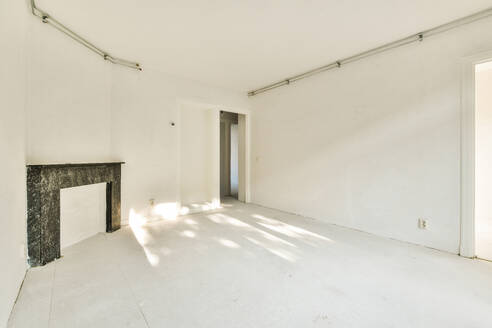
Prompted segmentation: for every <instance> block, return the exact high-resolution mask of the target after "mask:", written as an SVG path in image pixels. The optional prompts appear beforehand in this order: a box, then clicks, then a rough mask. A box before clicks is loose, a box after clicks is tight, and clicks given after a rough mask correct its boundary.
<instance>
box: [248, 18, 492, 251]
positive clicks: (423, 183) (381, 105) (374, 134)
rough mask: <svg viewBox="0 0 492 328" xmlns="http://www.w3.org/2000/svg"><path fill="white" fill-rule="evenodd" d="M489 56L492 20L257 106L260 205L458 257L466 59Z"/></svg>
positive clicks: (255, 182)
mask: <svg viewBox="0 0 492 328" xmlns="http://www.w3.org/2000/svg"><path fill="white" fill-rule="evenodd" d="M490 49H492V19H487V20H484V21H480V22H476V23H474V24H471V25H467V26H464V27H462V28H460V29H457V30H453V31H450V32H448V33H446V34H442V35H439V36H435V37H432V38H429V39H427V40H424V42H422V43H416V44H412V45H409V46H405V47H403V48H400V49H397V50H392V51H390V52H388V53H385V54H380V55H378V56H375V57H371V58H367V59H364V60H362V61H359V62H355V63H352V64H350V65H347V66H344V67H342V68H341V69H338V70H335V71H330V72H326V73H324V74H320V75H317V76H314V77H311V78H309V79H305V80H302V81H300V82H298V83H294V84H291V85H289V86H286V87H283V88H279V89H276V90H273V91H271V92H268V93H265V94H262V95H258V96H255V97H253V98H252V110H253V123H252V138H253V141H252V147H253V149H252V157H251V158H252V201H253V202H254V203H258V204H262V205H265V206H270V207H274V208H278V209H282V210H285V211H289V212H294V213H299V214H302V215H305V216H310V217H314V218H317V219H320V220H324V221H327V222H332V223H335V224H339V225H342V226H347V227H351V228H355V229H360V230H363V231H367V232H370V233H374V234H377V235H382V236H387V237H391V238H396V239H399V240H403V241H409V242H413V243H417V244H421V245H426V246H430V247H434V248H437V249H441V250H446V251H450V252H453V253H457V252H458V250H459V232H460V216H459V204H460V198H459V196H460V184H459V182H460V101H461V86H460V83H461V59H462V58H463V57H464V56H469V55H472V54H476V53H479V52H482V51H486V50H490ZM419 217H421V218H426V219H428V222H429V228H428V230H419V229H418V228H417V219H418V218H419Z"/></svg>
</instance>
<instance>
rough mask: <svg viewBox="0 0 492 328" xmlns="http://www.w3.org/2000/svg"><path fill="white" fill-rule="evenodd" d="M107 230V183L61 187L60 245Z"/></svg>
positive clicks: (70, 243) (66, 245)
mask: <svg viewBox="0 0 492 328" xmlns="http://www.w3.org/2000/svg"><path fill="white" fill-rule="evenodd" d="M105 231H106V183H98V184H92V185H86V186H78V187H72V188H63V189H61V190H60V248H61V251H62V253H63V249H64V248H66V247H69V246H71V245H73V244H76V243H78V242H80V241H82V240H84V239H87V238H89V237H92V236H94V235H96V234H97V233H100V232H105Z"/></svg>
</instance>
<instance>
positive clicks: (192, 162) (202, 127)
mask: <svg viewBox="0 0 492 328" xmlns="http://www.w3.org/2000/svg"><path fill="white" fill-rule="evenodd" d="M180 107H181V110H180V120H179V122H180V129H179V130H180V202H181V205H183V206H191V205H192V204H193V203H201V204H203V203H213V202H214V201H215V202H217V200H218V199H220V195H219V194H217V190H216V183H215V180H214V179H216V175H217V172H216V171H217V166H216V164H217V152H218V148H219V142H220V140H219V139H218V138H217V136H218V134H219V133H218V129H219V124H220V121H219V119H220V117H219V112H218V111H217V110H216V109H213V108H212V109H210V108H207V107H202V106H199V105H191V104H182V105H181V106H180Z"/></svg>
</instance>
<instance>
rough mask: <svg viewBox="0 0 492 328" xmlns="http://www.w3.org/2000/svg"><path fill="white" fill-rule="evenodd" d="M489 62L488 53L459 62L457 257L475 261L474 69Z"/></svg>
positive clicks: (491, 58) (491, 53) (490, 53)
mask: <svg viewBox="0 0 492 328" xmlns="http://www.w3.org/2000/svg"><path fill="white" fill-rule="evenodd" d="M488 61H492V51H486V52H481V53H479V54H475V55H473V56H469V57H465V58H464V59H463V60H462V73H461V74H462V83H461V126H460V128H461V168H460V170H461V172H460V173H461V176H460V180H461V181H460V185H461V190H460V200H461V201H460V203H461V204H460V220H461V234H460V255H461V256H464V257H469V258H473V257H476V244H475V243H476V240H475V179H476V177H475V155H476V150H475V135H476V127H475V117H476V108H475V66H476V65H477V64H481V63H484V62H488Z"/></svg>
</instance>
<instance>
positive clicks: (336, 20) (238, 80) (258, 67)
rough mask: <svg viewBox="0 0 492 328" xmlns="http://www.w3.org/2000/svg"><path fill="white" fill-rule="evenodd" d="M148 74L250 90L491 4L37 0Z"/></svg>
mask: <svg viewBox="0 0 492 328" xmlns="http://www.w3.org/2000/svg"><path fill="white" fill-rule="evenodd" d="M37 5H38V7H40V8H42V9H44V10H45V11H47V12H48V13H50V14H52V15H53V16H54V17H55V18H57V19H58V20H59V21H61V22H62V23H65V24H66V25H67V26H69V27H71V28H72V29H73V30H75V31H77V32H79V34H81V35H83V36H86V37H87V38H88V39H89V40H91V41H92V42H94V43H95V44H97V45H99V46H100V47H101V48H103V49H105V50H107V51H108V52H110V53H111V54H113V55H115V56H118V57H122V58H125V59H129V60H136V61H139V62H140V63H141V64H142V65H143V67H144V69H145V68H146V67H147V68H154V69H158V70H160V71H163V72H166V73H169V74H172V75H175V76H180V77H184V78H188V79H192V80H195V81H200V82H204V83H207V84H211V85H215V86H221V87H225V88H228V89H233V90H238V91H243V92H246V91H248V90H250V89H253V88H257V87H261V86H263V85H265V84H268V83H270V82H274V81H277V80H279V79H282V78H285V77H287V76H289V75H292V74H296V73H300V72H303V71H305V70H307V69H310V68H313V67H316V66H320V65H323V64H326V63H328V62H331V61H334V60H337V59H338V58H341V57H345V56H348V55H352V54H354V53H356V52H359V51H362V50H366V49H368V48H371V47H374V46H377V45H380V44H382V43H386V42H389V41H393V40H394V39H397V38H400V37H404V36H407V35H409V34H413V33H416V32H418V31H421V30H424V29H427V28H430V27H433V26H435V25H439V24H442V23H446V22H448V21H450V20H453V19H456V18H459V17H462V16H466V15H469V14H472V13H474V12H477V11H480V10H483V9H485V8H487V7H489V6H492V1H491V0H467V1H464V0H370V1H369V0H345V1H342V0H276V1H273V0H243V1H240V0H179V1H170V0H104V1H101V0H71V1H67V0H37Z"/></svg>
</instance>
